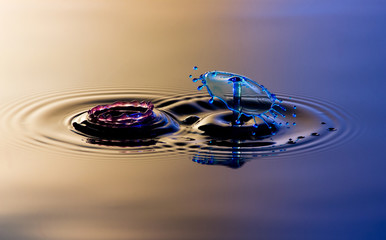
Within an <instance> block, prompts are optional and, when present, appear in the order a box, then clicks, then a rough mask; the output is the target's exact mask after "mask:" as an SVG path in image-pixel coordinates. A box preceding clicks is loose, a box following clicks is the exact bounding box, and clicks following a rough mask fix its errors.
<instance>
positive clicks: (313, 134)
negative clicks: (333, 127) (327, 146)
mask: <svg viewBox="0 0 386 240" xmlns="http://www.w3.org/2000/svg"><path fill="white" fill-rule="evenodd" d="M311 136H320V134H319V133H316V132H314V133H311Z"/></svg>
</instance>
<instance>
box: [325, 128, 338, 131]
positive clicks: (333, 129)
mask: <svg viewBox="0 0 386 240" xmlns="http://www.w3.org/2000/svg"><path fill="white" fill-rule="evenodd" d="M327 130H328V131H336V130H337V129H336V128H328V129H327Z"/></svg>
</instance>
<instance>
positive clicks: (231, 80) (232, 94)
mask: <svg viewBox="0 0 386 240" xmlns="http://www.w3.org/2000/svg"><path fill="white" fill-rule="evenodd" d="M199 80H200V81H201V83H202V84H203V85H201V86H199V87H198V88H197V89H198V90H201V89H202V88H204V87H206V89H207V90H208V93H209V95H210V96H211V98H210V100H209V102H210V103H212V102H213V100H214V98H218V99H219V100H221V101H222V102H224V103H225V104H226V106H227V107H228V109H229V110H231V111H233V112H234V115H235V121H234V122H235V124H240V117H241V116H242V115H245V116H248V117H253V119H254V121H255V126H256V127H257V126H258V125H257V121H256V118H259V119H261V120H262V121H263V122H264V123H265V124H266V125H267V126H268V127H269V128H270V127H271V126H270V124H269V123H268V121H267V119H269V121H271V122H275V120H274V119H275V118H277V117H278V116H279V115H280V116H282V117H285V115H284V114H283V113H281V112H280V111H286V109H285V108H284V107H283V106H282V105H280V104H279V103H280V102H281V101H280V100H279V99H277V98H276V95H275V94H273V93H270V92H269V91H268V90H267V89H266V88H265V87H264V86H263V85H260V84H258V83H257V82H255V81H253V80H251V79H249V78H247V77H245V76H242V75H238V74H234V73H228V72H221V71H211V72H206V73H204V74H201V75H200V77H199V78H195V79H193V82H197V81H199ZM267 114H270V115H271V116H268V115H267Z"/></svg>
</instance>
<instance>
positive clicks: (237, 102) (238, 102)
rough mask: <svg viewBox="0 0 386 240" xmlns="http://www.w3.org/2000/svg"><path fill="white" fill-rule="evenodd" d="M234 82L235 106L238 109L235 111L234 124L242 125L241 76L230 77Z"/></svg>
mask: <svg viewBox="0 0 386 240" xmlns="http://www.w3.org/2000/svg"><path fill="white" fill-rule="evenodd" d="M229 81H232V82H233V107H234V109H235V110H237V111H233V123H232V124H233V126H241V123H240V116H241V114H240V113H241V82H242V79H241V78H239V77H233V78H231V79H229Z"/></svg>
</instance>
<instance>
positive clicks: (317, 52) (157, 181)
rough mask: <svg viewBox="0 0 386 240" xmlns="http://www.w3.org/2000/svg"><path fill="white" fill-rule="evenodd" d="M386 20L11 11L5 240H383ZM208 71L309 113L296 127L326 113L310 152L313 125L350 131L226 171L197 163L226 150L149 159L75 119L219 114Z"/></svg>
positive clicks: (193, 7) (6, 29) (6, 37)
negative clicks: (143, 112) (123, 111)
mask: <svg viewBox="0 0 386 240" xmlns="http://www.w3.org/2000/svg"><path fill="white" fill-rule="evenodd" d="M385 9H386V6H385V4H384V3H382V2H380V1H375V0H374V1H373V0H371V1H357V0H354V1H346V0H338V1H316V2H313V3H310V2H309V1H303V0H294V1H281V0H279V1H221V2H220V1H201V0H200V1H165V2H164V1H163V2H162V3H161V2H157V1H134V2H132V1H131V2H125V1H103V0H101V1H88V0H83V1H69V2H66V3H60V2H59V1H44V0H35V1H32V2H31V1H28V2H27V1H24V0H18V1H13V2H12V3H10V2H9V3H8V2H7V3H6V2H1V3H0V28H1V29H2V34H1V35H0V50H1V52H2V54H1V56H0V68H1V71H0V83H1V88H0V100H1V104H0V106H1V110H0V112H1V117H0V118H1V122H0V124H1V126H0V135H1V138H0V202H1V204H0V238H1V239H7V240H8V239H9V240H12V239H15V240H16V239H17V240H20V239H26V240H42V239H50V240H52V239H53V240H56V239H58V240H61V239H66V240H68V239H74V240H78V239H93V240H94V239H111V240H115V239H117V240H118V239H384V238H385V237H386V232H385V230H384V229H385V224H386V207H385V201H386V194H385V192H386V191H385V190H386V177H385V174H384V170H385V168H386V164H385V161H384V160H385V157H384V156H385V154H386V152H385V147H384V136H385V134H386V131H385V128H384V127H383V124H384V123H385V120H384V119H385V117H386V112H385V110H384V102H385V97H384V93H383V92H384V89H385V87H386V86H385V81H384V79H385V77H386V71H385V69H384V63H385V62H386V59H385V56H386V52H385V48H384V43H385V42H386V34H385V31H384V23H385V20H386V17H385V16H386V15H385V14H386V12H385ZM195 65H197V66H198V67H199V71H203V72H204V71H210V70H223V71H229V72H235V73H240V74H242V75H246V76H249V77H251V79H253V80H256V81H257V82H259V83H261V84H263V85H264V86H266V87H267V88H268V89H269V90H270V91H272V92H273V93H278V95H281V96H282V97H283V98H285V99H286V100H289V101H296V104H297V106H299V108H297V110H298V111H299V113H297V115H299V114H300V113H301V112H302V111H303V113H304V114H307V113H309V112H312V114H311V116H314V117H313V118H306V119H311V120H310V121H307V122H303V124H302V125H300V124H297V125H296V126H295V127H294V128H291V129H293V130H294V131H295V130H296V129H302V128H304V126H305V125H306V126H307V128H306V129H307V131H306V132H305V133H304V135H307V137H306V138H305V139H304V140H306V139H312V138H311V136H309V133H312V132H314V131H312V132H308V130H311V129H312V130H313V127H315V128H317V129H316V130H315V131H318V132H321V130H322V128H323V129H324V130H326V128H330V127H334V128H336V129H337V131H334V132H330V131H327V130H326V131H325V133H326V136H328V138H325V137H324V136H323V134H320V136H319V137H320V139H322V140H320V142H319V143H322V144H320V146H319V145H318V144H315V145H311V146H312V148H308V147H305V148H302V147H301V146H302V145H299V146H300V147H299V146H297V145H296V144H295V145H291V144H287V142H288V140H289V139H288V138H287V137H286V138H285V139H284V138H283V144H287V145H288V146H289V147H288V149H290V150H288V151H286V152H285V153H283V154H281V153H280V152H279V154H277V155H272V154H269V155H268V154H265V153H264V155H268V156H261V155H263V154H259V153H258V154H255V155H257V156H253V155H254V154H251V155H248V158H247V161H245V162H244V164H239V165H231V167H229V166H230V165H229V164H224V163H226V162H227V161H228V160H229V159H226V158H223V156H224V155H225V156H229V154H231V156H232V151H231V152H230V153H229V152H225V154H224V151H220V153H221V157H222V158H220V159H221V160H222V161H220V162H218V163H219V164H199V162H200V161H204V162H201V163H209V162H205V161H207V160H208V159H210V158H207V156H209V157H210V156H213V154H211V153H212V152H213V151H212V152H210V151H209V152H208V151H205V152H204V153H203V154H204V156H205V157H204V158H198V159H197V158H196V160H197V161H196V162H195V161H193V160H194V157H195V156H196V155H197V154H201V153H200V152H198V150H197V148H189V147H188V146H189V144H186V142H187V141H188V139H172V138H168V139H167V141H166V140H165V142H166V143H165V144H164V143H162V144H160V145H159V146H158V147H159V148H151V147H148V148H146V149H140V148H139V149H138V148H128V147H117V146H110V147H109V146H104V145H98V144H90V143H87V138H86V137H82V136H81V135H79V134H77V133H76V132H73V131H72V130H73V129H72V128H71V124H70V123H71V121H72V120H73V118H74V116H77V114H79V113H82V112H84V111H86V110H87V109H90V108H91V107H93V106H95V105H98V104H103V103H108V102H110V101H115V100H125V99H127V100H128V99H129V98H132V97H135V98H144V97H147V96H149V95H151V96H149V97H150V98H152V99H159V102H157V103H158V104H161V103H162V101H163V100H165V101H166V100H169V99H170V98H176V99H178V100H181V101H180V103H179V104H182V102H184V101H185V102H186V103H187V104H195V102H194V101H191V99H187V100H183V98H186V97H189V96H192V97H199V100H200V101H202V102H207V101H208V100H209V98H208V97H207V96H200V95H199V94H197V93H196V90H195V89H196V85H195V84H193V83H191V79H190V78H189V77H188V76H189V75H190V74H193V75H194V74H195V72H194V71H192V66H195ZM195 77H197V76H195ZM138 89H141V90H138ZM190 94H192V95H190ZM289 97H292V99H291V100H290V99H288V98H289ZM162 98H163V100H162ZM192 102H193V103H192ZM291 103H292V102H291ZM167 106H168V107H170V108H169V109H168V108H167ZM300 106H303V108H300ZM172 107H173V104H167V105H164V109H163V110H165V111H176V110H175V109H174V110H173V109H172ZM302 109H303V110H302ZM315 109H317V111H314V110H315ZM189 114H190V113H189ZM299 116H301V114H300V115H299ZM307 116H309V115H307ZM179 117H180V118H181V120H183V118H184V117H186V116H185V115H183V114H181V115H180V116H179ZM320 118H327V119H329V120H331V119H333V121H330V122H328V121H327V122H326V126H325V127H324V125H322V124H320V123H319V120H321V119H320ZM299 119H300V118H299ZM314 120H315V121H314ZM314 123H318V124H317V125H314ZM298 127H299V128H298ZM282 132H286V131H282ZM286 133H287V132H286ZM306 133H307V134H306ZM321 133H323V132H321ZM295 135H296V136H298V135H299V134H298V133H296V134H295ZM291 137H292V135H291ZM315 137H316V136H315ZM284 140H285V141H284ZM74 141H76V144H73V143H74ZM177 143H178V144H180V145H181V143H185V144H186V145H183V144H182V145H183V146H179V145H178V144H177ZM313 143H318V141H311V142H310V144H313ZM205 144H207V143H206V142H205V141H202V142H199V143H197V144H196V145H198V146H200V147H202V146H207V145H205ZM165 145H169V146H170V147H165ZM193 145H195V144H193ZM303 146H307V144H304V145H303ZM318 146H319V147H318ZM212 147H213V146H212ZM215 147H216V149H217V148H221V149H229V147H226V146H220V147H219V146H215ZM247 148H248V147H247ZM252 148H254V147H252ZM166 149H168V150H166ZM200 149H201V148H200ZM291 149H292V150H291ZM306 149H311V150H312V151H306ZM138 150H139V151H138ZM142 150H146V151H142ZM148 150H149V152H148ZM255 150H256V149H254V150H253V151H254V152H256V151H255ZM100 151H102V152H100ZM257 152H258V151H257ZM216 154H217V152H216ZM216 154H215V155H216ZM200 156H201V155H199V157H200ZM217 156H218V155H217ZM236 156H237V154H236ZM233 157H234V156H233ZM208 161H209V160H208ZM235 166H236V167H235Z"/></svg>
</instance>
